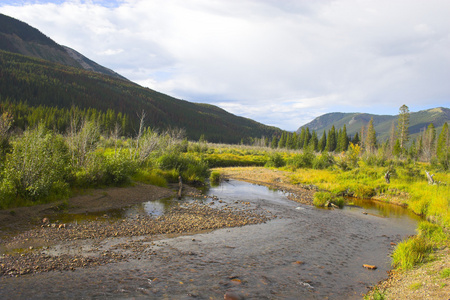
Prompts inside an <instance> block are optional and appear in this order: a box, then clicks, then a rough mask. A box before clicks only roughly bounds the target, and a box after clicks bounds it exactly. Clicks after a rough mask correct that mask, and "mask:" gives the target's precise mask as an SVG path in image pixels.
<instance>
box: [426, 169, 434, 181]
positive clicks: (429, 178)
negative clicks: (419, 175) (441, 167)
mask: <svg viewBox="0 0 450 300" xmlns="http://www.w3.org/2000/svg"><path fill="white" fill-rule="evenodd" d="M425 173H427V178H428V184H434V179H433V176H434V174H430V173H429V172H428V171H425Z"/></svg>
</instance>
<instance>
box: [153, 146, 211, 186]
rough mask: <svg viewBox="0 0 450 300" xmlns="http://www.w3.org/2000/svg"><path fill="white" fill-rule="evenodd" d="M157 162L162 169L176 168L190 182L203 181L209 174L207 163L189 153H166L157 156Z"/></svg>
mask: <svg viewBox="0 0 450 300" xmlns="http://www.w3.org/2000/svg"><path fill="white" fill-rule="evenodd" d="M157 163H158V166H159V167H160V168H161V169H162V170H176V171H177V172H178V173H179V174H180V175H181V176H182V177H183V179H185V180H187V181H190V182H197V181H200V182H203V181H204V179H205V178H206V177H208V175H209V168H208V164H207V163H206V162H204V161H203V160H201V159H196V158H195V157H194V156H191V155H181V154H178V153H168V154H164V155H162V156H161V157H159V158H158V161H157Z"/></svg>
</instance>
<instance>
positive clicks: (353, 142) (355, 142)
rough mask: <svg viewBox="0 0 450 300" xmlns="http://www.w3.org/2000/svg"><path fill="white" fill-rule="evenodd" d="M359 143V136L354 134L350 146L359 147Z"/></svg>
mask: <svg viewBox="0 0 450 300" xmlns="http://www.w3.org/2000/svg"><path fill="white" fill-rule="evenodd" d="M359 142H360V140H359V135H358V133H355V135H354V136H353V138H352V144H353V145H359Z"/></svg>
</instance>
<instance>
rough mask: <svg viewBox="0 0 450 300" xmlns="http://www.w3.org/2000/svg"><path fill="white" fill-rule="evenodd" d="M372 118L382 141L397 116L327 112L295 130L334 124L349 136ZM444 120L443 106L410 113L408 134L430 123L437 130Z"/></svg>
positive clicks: (448, 113)
mask: <svg viewBox="0 0 450 300" xmlns="http://www.w3.org/2000/svg"><path fill="white" fill-rule="evenodd" d="M371 118H373V124H374V127H375V131H376V132H377V139H378V140H379V141H384V140H386V139H387V138H388V137H389V133H390V129H391V126H392V123H394V125H397V122H398V121H397V116H391V115H374V114H366V113H340V112H335V113H328V114H324V115H322V116H319V117H317V118H315V119H314V120H313V121H311V122H309V123H308V124H305V125H303V126H301V127H300V128H299V129H298V130H297V132H298V133H300V131H301V129H302V128H306V127H308V128H309V129H310V130H315V131H316V132H317V133H319V134H320V133H322V132H323V131H324V130H325V131H326V132H328V130H330V129H331V127H332V126H333V125H334V127H335V128H336V129H339V128H342V127H344V124H345V126H346V129H347V133H348V134H349V135H350V136H354V135H355V133H356V132H358V133H359V132H360V131H361V127H362V126H367V124H368V123H369V121H370V119H371ZM445 122H448V123H450V109H449V108H445V107H437V108H432V109H427V110H421V111H418V112H411V113H410V120H409V134H410V135H411V136H412V137H413V138H414V137H416V136H418V135H419V134H420V132H421V130H423V129H425V128H427V127H428V125H429V124H430V123H433V125H434V126H435V127H436V130H437V132H440V129H441V128H442V126H443V125H444V123H445Z"/></svg>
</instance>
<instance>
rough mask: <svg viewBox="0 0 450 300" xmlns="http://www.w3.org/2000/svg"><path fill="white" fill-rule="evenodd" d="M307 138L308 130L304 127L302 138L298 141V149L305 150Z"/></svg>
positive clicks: (301, 132)
mask: <svg viewBox="0 0 450 300" xmlns="http://www.w3.org/2000/svg"><path fill="white" fill-rule="evenodd" d="M305 137H306V129H305V127H302V130H301V131H300V138H299V139H298V146H297V148H298V149H303V145H304V144H305Z"/></svg>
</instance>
